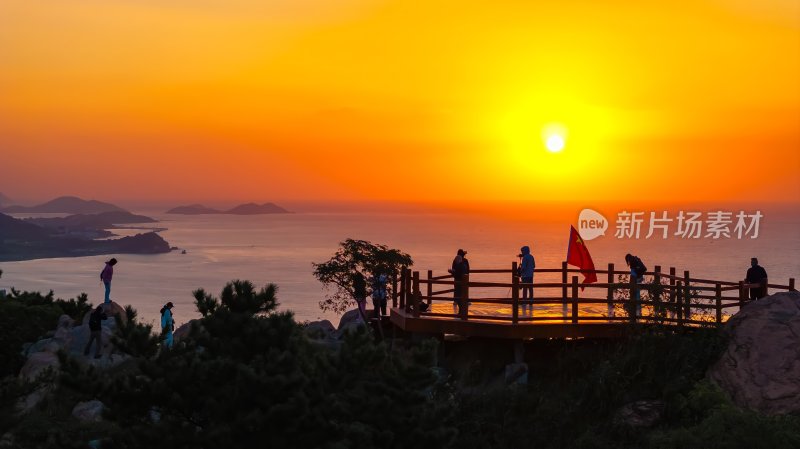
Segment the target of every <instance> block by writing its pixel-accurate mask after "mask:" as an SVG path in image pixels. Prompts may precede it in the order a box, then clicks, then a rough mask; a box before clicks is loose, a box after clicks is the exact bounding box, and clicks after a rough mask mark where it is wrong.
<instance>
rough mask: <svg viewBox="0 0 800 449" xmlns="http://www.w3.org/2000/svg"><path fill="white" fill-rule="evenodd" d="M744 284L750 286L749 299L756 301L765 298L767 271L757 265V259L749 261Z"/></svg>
mask: <svg viewBox="0 0 800 449" xmlns="http://www.w3.org/2000/svg"><path fill="white" fill-rule="evenodd" d="M744 282H745V284H750V285H751V287H750V299H751V300H756V299H761V298H763V297H765V296H767V270H765V269H764V267H762V266H761V265H759V264H758V259H757V258H755V257H752V258H751V259H750V268H748V269H747V275H746V276H745V278H744Z"/></svg>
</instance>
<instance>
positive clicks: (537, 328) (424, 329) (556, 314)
mask: <svg viewBox="0 0 800 449" xmlns="http://www.w3.org/2000/svg"><path fill="white" fill-rule="evenodd" d="M619 307H620V306H617V310H616V311H615V316H616V317H624V316H625V314H624V312H622V311H621V310H619ZM429 312H431V313H434V314H457V313H458V307H457V306H456V305H454V304H452V303H448V302H435V303H433V304H432V305H431V309H430V311H429ZM512 314H513V309H512V306H511V305H510V304H486V303H474V304H471V305H470V306H469V318H468V319H467V320H462V319H461V318H458V317H452V316H449V317H448V316H431V315H426V314H422V315H421V316H419V317H414V315H413V313H411V312H406V311H405V310H403V309H402V308H400V307H392V308H391V312H390V320H391V322H392V323H393V324H394V325H395V326H398V327H399V328H401V329H403V330H404V331H407V332H412V333H424V334H437V335H444V334H455V335H461V336H467V337H469V336H479V337H494V338H514V339H519V338H618V337H622V336H624V335H626V334H628V333H629V332H630V331H631V325H630V322H629V321H628V320H626V319H625V320H620V319H619V318H617V319H616V320H603V319H597V318H602V317H607V316H608V306H607V305H606V304H592V305H588V304H582V305H580V306H579V311H578V315H579V319H578V322H577V323H573V322H572V306H571V304H565V305H558V304H547V305H543V304H535V305H533V306H531V305H524V306H523V305H520V307H519V314H518V316H519V317H520V318H526V317H537V318H545V319H544V320H537V321H519V322H518V323H517V324H513V323H512V322H511V321H510V320H498V319H496V317H506V318H510V317H511V316H512ZM642 314H643V315H644V316H645V317H647V316H648V315H649V314H650V310H649V308H647V307H645V308H644V310H643V311H642ZM492 317H495V319H492ZM581 317H582V318H587V317H592V318H595V319H593V320H585V319H584V320H581V319H580V318H581ZM642 322H646V321H645V320H642Z"/></svg>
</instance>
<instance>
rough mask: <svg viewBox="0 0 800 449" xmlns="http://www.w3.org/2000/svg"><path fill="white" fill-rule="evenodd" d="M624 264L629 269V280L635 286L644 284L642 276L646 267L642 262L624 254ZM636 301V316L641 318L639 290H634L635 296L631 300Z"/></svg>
mask: <svg viewBox="0 0 800 449" xmlns="http://www.w3.org/2000/svg"><path fill="white" fill-rule="evenodd" d="M625 263H626V264H627V265H628V266H629V267H630V268H631V279H633V280H634V282H636V283H637V284H641V283H642V282H644V274H645V273H646V272H647V267H646V266H645V265H644V263H643V262H642V259H640V258H638V257H636V256H634V255H632V254H630V253H628V254H625ZM631 300H635V301H636V310H635V313H636V316H642V295H641V293H640V292H639V289H638V288H637V289H636V295H635V296H634V297H633V298H631Z"/></svg>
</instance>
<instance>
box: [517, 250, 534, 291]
mask: <svg viewBox="0 0 800 449" xmlns="http://www.w3.org/2000/svg"><path fill="white" fill-rule="evenodd" d="M519 251H520V254H519V258H520V264H519V277H520V280H521V281H522V283H523V284H533V270H534V269H535V268H536V260H535V259H534V258H533V254H531V248H530V247H529V246H523V247H522V248H520V249H519ZM522 299H523V300H527V299H530V300H531V301H532V300H533V285H525V286H523V287H522Z"/></svg>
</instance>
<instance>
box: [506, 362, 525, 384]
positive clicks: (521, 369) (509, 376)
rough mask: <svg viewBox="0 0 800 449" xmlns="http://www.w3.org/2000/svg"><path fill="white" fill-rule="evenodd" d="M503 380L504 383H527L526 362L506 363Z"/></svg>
mask: <svg viewBox="0 0 800 449" xmlns="http://www.w3.org/2000/svg"><path fill="white" fill-rule="evenodd" d="M504 380H505V383H506V385H527V384H528V364H527V363H509V364H508V365H506V371H505V377H504Z"/></svg>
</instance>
